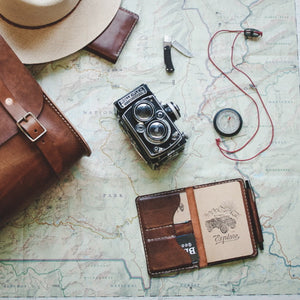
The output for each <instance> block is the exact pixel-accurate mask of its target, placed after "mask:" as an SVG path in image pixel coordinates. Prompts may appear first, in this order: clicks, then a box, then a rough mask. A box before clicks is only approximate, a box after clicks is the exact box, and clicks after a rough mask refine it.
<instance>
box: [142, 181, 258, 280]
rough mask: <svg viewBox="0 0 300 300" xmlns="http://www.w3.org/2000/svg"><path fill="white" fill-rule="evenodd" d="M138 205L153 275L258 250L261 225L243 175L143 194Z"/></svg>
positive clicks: (220, 260) (229, 259)
mask: <svg viewBox="0 0 300 300" xmlns="http://www.w3.org/2000/svg"><path fill="white" fill-rule="evenodd" d="M136 205H137V209H138V215H139V221H140V227H141V232H142V237H143V243H144V248H145V255H146V260H147V268H148V273H149V274H150V275H152V276H157V275H160V274H164V273H168V272H175V271H178V270H183V269H192V268H202V267H206V266H209V265H213V264H217V263H221V262H228V261H232V260H236V259H242V258H249V257H255V256H256V255H257V253H258V252H257V247H256V242H259V240H258V237H257V236H258V232H261V228H260V223H259V219H258V215H257V210H256V209H254V207H253V205H255V202H254V199H253V197H252V194H251V191H250V190H249V186H247V185H245V182H244V181H243V180H242V179H239V178H238V179H232V180H227V181H221V182H214V183H209V184H204V185H198V186H193V187H187V188H182V189H177V190H173V191H168V192H162V193H157V194H151V195H144V196H139V197H137V198H136ZM261 238H262V235H261Z"/></svg>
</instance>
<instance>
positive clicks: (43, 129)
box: [17, 112, 47, 142]
mask: <svg viewBox="0 0 300 300" xmlns="http://www.w3.org/2000/svg"><path fill="white" fill-rule="evenodd" d="M29 117H30V118H33V119H34V121H35V122H36V123H37V124H38V126H39V127H40V128H41V129H42V132H41V133H40V134H39V135H38V136H36V137H31V136H30V134H29V133H28V132H27V131H26V128H24V127H23V126H22V124H21V123H22V122H28V118H29ZM17 126H18V127H19V128H20V130H21V131H22V132H23V133H24V135H25V136H26V137H27V138H28V139H29V140H30V141H31V142H36V141H37V140H38V139H39V138H41V137H42V136H43V135H44V134H45V133H46V132H47V129H46V128H45V127H44V126H43V125H42V124H41V122H40V121H39V120H38V119H37V117H36V116H35V115H34V114H33V113H32V112H28V113H26V115H25V116H23V117H22V118H21V119H20V120H18V121H17Z"/></svg>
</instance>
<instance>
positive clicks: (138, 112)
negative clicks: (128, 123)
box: [133, 101, 154, 122]
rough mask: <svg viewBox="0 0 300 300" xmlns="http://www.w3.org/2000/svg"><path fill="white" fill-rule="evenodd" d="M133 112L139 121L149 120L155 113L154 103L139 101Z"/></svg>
mask: <svg viewBox="0 0 300 300" xmlns="http://www.w3.org/2000/svg"><path fill="white" fill-rule="evenodd" d="M133 114H134V117H135V119H136V120H138V121H141V122H146V121H149V120H150V119H151V118H152V117H153V115H154V107H153V104H152V103H151V102H148V101H143V102H138V103H137V104H136V106H135V107H134V110H133Z"/></svg>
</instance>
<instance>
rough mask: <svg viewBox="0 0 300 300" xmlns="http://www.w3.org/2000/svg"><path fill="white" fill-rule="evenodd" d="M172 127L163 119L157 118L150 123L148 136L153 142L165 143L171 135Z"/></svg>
mask: <svg viewBox="0 0 300 300" xmlns="http://www.w3.org/2000/svg"><path fill="white" fill-rule="evenodd" d="M170 131H171V129H170V127H169V124H167V123H166V122H165V121H163V120H155V121H152V122H150V123H149V124H148V126H147V131H146V133H147V135H146V138H147V139H148V141H149V140H150V142H153V143H163V142H164V141H166V140H167V139H168V138H169V136H170Z"/></svg>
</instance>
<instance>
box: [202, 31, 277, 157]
mask: <svg viewBox="0 0 300 300" xmlns="http://www.w3.org/2000/svg"><path fill="white" fill-rule="evenodd" d="M220 33H236V35H235V38H234V40H233V43H232V46H231V65H232V67H233V69H235V70H236V71H238V72H239V73H241V74H243V75H244V76H245V77H246V78H247V79H248V80H249V81H250V83H251V87H252V88H254V89H255V91H256V93H257V95H258V98H259V100H260V102H261V104H262V107H263V109H264V111H265V112H266V114H267V116H268V119H269V121H270V124H271V129H272V133H271V138H270V141H269V143H268V144H267V146H266V147H265V148H263V149H262V150H260V151H259V152H258V153H256V154H255V155H253V156H251V157H250V158H245V159H238V158H233V157H230V156H229V155H231V154H235V153H237V152H239V151H241V150H242V149H244V148H245V147H246V146H247V145H248V144H249V143H250V142H251V141H252V140H253V139H254V137H255V136H256V134H257V133H258V131H259V128H260V112H259V107H258V104H257V102H256V101H255V99H254V98H253V97H252V96H250V95H249V94H248V93H247V92H246V91H245V90H243V89H242V88H241V87H240V86H239V85H238V84H237V83H236V82H235V81H234V80H232V79H231V78H230V77H229V76H228V75H227V74H226V73H225V72H224V71H223V70H222V69H221V68H219V67H218V66H217V64H216V63H215V62H214V61H213V59H212V58H211V55H210V49H211V45H212V42H213V40H214V39H215V37H216V36H217V35H218V34H220ZM242 33H244V35H245V37H246V38H258V37H260V36H262V32H261V31H258V30H256V29H251V28H248V29H245V30H219V31H217V32H216V33H215V34H214V35H213V36H212V37H211V39H210V41H209V43H208V48H207V52H208V59H209V61H210V62H211V63H212V64H213V66H214V67H215V68H216V69H217V70H218V71H219V72H220V73H221V74H222V75H224V76H225V77H226V78H227V79H228V80H229V81H230V82H231V83H232V84H233V85H234V86H235V87H237V88H238V89H239V90H240V91H241V92H242V93H243V94H244V95H246V96H247V97H248V98H250V99H251V100H252V102H253V103H254V105H255V108H256V112H257V127H256V130H255V131H254V133H253V134H252V136H251V137H250V138H249V140H248V141H247V142H246V143H245V144H244V145H242V146H241V147H239V148H238V149H236V150H232V151H230V150H227V149H224V148H222V147H221V145H220V144H221V142H222V141H221V139H220V138H217V139H216V144H217V146H218V148H219V150H220V152H221V153H222V154H223V155H224V156H225V157H226V158H228V159H231V160H233V161H249V160H251V159H253V158H255V157H257V156H258V155H260V154H261V153H263V152H264V151H266V150H267V149H268V148H269V147H270V146H271V144H272V142H273V139H274V125H273V122H272V119H271V116H270V114H269V112H268V110H267V108H266V106H265V104H264V101H263V100H262V97H261V95H260V93H259V91H258V89H257V87H256V85H255V84H254V82H253V81H252V79H251V78H250V76H249V75H247V74H246V73H245V72H244V71H242V70H241V69H239V68H237V66H236V65H235V64H234V62H233V53H234V46H235V43H236V41H237V39H238V37H239V35H240V34H242Z"/></svg>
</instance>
